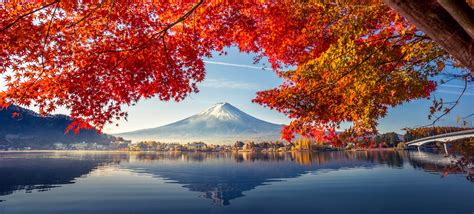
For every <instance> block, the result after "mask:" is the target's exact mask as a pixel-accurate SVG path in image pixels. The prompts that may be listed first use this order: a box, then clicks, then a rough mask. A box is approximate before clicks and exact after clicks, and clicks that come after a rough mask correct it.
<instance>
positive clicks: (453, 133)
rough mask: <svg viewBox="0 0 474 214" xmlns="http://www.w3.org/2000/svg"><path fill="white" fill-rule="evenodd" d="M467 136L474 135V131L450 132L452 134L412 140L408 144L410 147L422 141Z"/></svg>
mask: <svg viewBox="0 0 474 214" xmlns="http://www.w3.org/2000/svg"><path fill="white" fill-rule="evenodd" d="M465 134H474V129H471V130H464V131H459V132H450V133H446V134H439V135H434V136H430V137H424V138H420V139H416V140H412V141H410V142H407V144H408V145H410V144H414V143H418V142H421V141H426V140H434V139H438V138H443V137H453V136H457V135H465Z"/></svg>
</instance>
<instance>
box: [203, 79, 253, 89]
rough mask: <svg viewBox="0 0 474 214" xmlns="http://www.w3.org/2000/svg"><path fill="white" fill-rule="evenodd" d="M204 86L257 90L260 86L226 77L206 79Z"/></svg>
mask: <svg viewBox="0 0 474 214" xmlns="http://www.w3.org/2000/svg"><path fill="white" fill-rule="evenodd" d="M202 86H203V87H209V88H227V89H248V90H257V89H259V88H260V87H259V86H258V85H257V84H253V83H247V82H238V81H232V80H226V79H212V78H209V79H205V80H204V82H203V83H202Z"/></svg>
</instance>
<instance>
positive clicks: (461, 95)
mask: <svg viewBox="0 0 474 214" xmlns="http://www.w3.org/2000/svg"><path fill="white" fill-rule="evenodd" d="M467 83H468V80H467V78H466V79H465V80H464V88H463V90H462V92H461V94H460V95H459V96H458V98H457V99H456V100H455V101H453V103H454V104H453V105H452V106H450V107H449V108H446V109H445V110H444V112H443V114H441V115H440V116H435V117H436V119H435V120H434V121H433V122H432V123H431V124H428V125H425V126H422V127H427V126H434V125H435V123H436V122H438V121H439V120H440V119H441V118H442V117H444V116H446V115H447V114H449V113H450V112H451V110H453V109H454V108H455V107H456V106H457V105H458V104H459V103H460V100H461V98H462V97H463V96H464V93H465V92H466V90H467Z"/></svg>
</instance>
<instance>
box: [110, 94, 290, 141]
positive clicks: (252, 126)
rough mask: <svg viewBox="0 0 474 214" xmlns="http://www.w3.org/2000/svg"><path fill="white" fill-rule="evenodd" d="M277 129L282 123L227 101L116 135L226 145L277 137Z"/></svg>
mask: <svg viewBox="0 0 474 214" xmlns="http://www.w3.org/2000/svg"><path fill="white" fill-rule="evenodd" d="M281 128H282V125H278V124H273V123H269V122H266V121H263V120H260V119H257V118H255V117H252V116H250V115H248V114H246V113H245V112H243V111H241V110H239V109H238V108H236V107H235V106H233V105H231V104H229V103H217V104H215V105H214V106H211V107H210V108H208V109H206V110H204V111H202V112H201V113H198V114H196V115H193V116H191V117H188V118H186V119H183V120H180V121H177V122H175V123H171V124H168V125H164V126H160V127H157V128H151V129H143V130H138V131H133V132H127V133H120V134H116V136H120V137H124V138H126V139H131V140H134V141H139V140H157V141H164V142H180V143H185V142H190V141H205V142H208V143H220V144H227V143H234V142H235V141H236V140H252V141H257V142H258V141H264V140H278V139H279V138H280V130H281Z"/></svg>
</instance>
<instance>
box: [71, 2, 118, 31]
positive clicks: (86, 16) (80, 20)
mask: <svg viewBox="0 0 474 214" xmlns="http://www.w3.org/2000/svg"><path fill="white" fill-rule="evenodd" d="M104 3H105V0H102V1H101V2H100V3H99V4H98V5H97V7H95V8H94V9H92V10H91V11H90V12H89V13H87V14H86V15H84V16H83V17H82V18H81V19H79V20H78V21H76V22H74V23H72V24H70V25H69V26H67V27H66V28H71V27H74V26H76V25H77V24H79V23H81V22H83V21H84V20H85V19H87V18H89V16H91V15H92V14H93V13H95V12H96V11H97V10H98V9H99V8H101V7H102V5H103V4H104ZM109 14H110V13H109Z"/></svg>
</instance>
